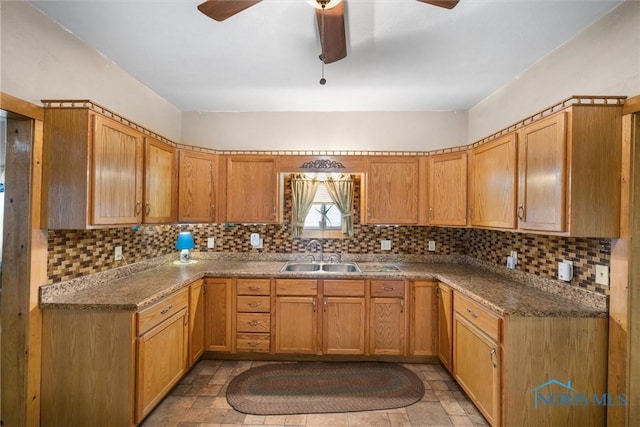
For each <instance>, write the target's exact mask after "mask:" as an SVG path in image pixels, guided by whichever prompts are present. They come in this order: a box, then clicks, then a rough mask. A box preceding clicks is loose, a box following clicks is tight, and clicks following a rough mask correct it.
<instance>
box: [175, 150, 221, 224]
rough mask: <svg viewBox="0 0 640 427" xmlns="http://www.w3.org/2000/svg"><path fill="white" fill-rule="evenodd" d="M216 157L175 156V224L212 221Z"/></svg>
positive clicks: (181, 153) (197, 154)
mask: <svg viewBox="0 0 640 427" xmlns="http://www.w3.org/2000/svg"><path fill="white" fill-rule="evenodd" d="M217 174H218V157H217V156H216V155H214V154H209V153H201V152H198V151H190V150H180V151H179V153H178V221H179V222H214V221H215V220H216V206H217V203H216V194H217V193H216V182H217Z"/></svg>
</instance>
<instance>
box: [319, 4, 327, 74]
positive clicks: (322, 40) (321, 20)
mask: <svg viewBox="0 0 640 427" xmlns="http://www.w3.org/2000/svg"><path fill="white" fill-rule="evenodd" d="M324 10H325V5H324V4H322V16H321V19H320V24H321V25H320V26H321V27H322V28H320V49H321V50H322V53H320V61H321V62H322V77H321V78H320V84H321V85H323V86H324V85H325V83H327V79H325V78H324Z"/></svg>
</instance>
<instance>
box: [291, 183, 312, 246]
mask: <svg viewBox="0 0 640 427" xmlns="http://www.w3.org/2000/svg"><path fill="white" fill-rule="evenodd" d="M317 189H318V180H317V179H316V178H310V177H308V176H306V175H305V174H291V194H292V205H293V206H292V209H291V210H292V215H291V233H292V234H293V237H300V236H302V229H303V228H304V220H305V218H306V217H307V214H308V213H309V210H310V209H311V204H312V203H313V199H314V197H315V196H316V190H317Z"/></svg>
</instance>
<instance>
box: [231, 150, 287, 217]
mask: <svg viewBox="0 0 640 427" xmlns="http://www.w3.org/2000/svg"><path fill="white" fill-rule="evenodd" d="M226 197H227V210H226V212H227V222H240V223H247V222H250V223H254V222H256V223H273V222H278V168H277V166H276V158H274V157H268V156H260V157H229V158H228V159H227V193H226Z"/></svg>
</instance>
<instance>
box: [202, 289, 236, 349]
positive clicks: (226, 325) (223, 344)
mask: <svg viewBox="0 0 640 427" xmlns="http://www.w3.org/2000/svg"><path fill="white" fill-rule="evenodd" d="M203 292H204V293H203V295H204V313H205V321H204V347H205V350H207V351H219V352H225V353H229V352H232V351H233V341H232V339H231V338H232V327H233V310H234V309H233V280H232V279H227V278H206V279H204V291H203Z"/></svg>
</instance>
